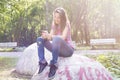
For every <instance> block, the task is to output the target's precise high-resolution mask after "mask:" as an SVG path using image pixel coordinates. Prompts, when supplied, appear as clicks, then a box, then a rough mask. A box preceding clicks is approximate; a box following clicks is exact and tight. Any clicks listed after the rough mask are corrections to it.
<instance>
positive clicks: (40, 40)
mask: <svg viewBox="0 0 120 80" xmlns="http://www.w3.org/2000/svg"><path fill="white" fill-rule="evenodd" d="M36 41H37V45H40V44H41V43H43V41H44V39H43V38H42V37H38V38H37V40H36Z"/></svg>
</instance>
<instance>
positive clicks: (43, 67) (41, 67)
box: [38, 62, 48, 74]
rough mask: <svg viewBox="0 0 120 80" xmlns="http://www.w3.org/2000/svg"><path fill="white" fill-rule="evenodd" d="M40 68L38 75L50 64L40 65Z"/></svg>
mask: <svg viewBox="0 0 120 80" xmlns="http://www.w3.org/2000/svg"><path fill="white" fill-rule="evenodd" d="M39 65H40V67H39V71H38V74H40V73H41V72H42V71H43V70H44V69H45V67H46V66H47V65H48V63H47V62H46V63H39Z"/></svg>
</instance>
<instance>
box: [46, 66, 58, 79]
mask: <svg viewBox="0 0 120 80" xmlns="http://www.w3.org/2000/svg"><path fill="white" fill-rule="evenodd" d="M57 68H58V67H57V66H55V65H53V64H52V65H50V72H49V74H48V77H49V80H51V79H53V78H54V77H55V73H56V71H57Z"/></svg>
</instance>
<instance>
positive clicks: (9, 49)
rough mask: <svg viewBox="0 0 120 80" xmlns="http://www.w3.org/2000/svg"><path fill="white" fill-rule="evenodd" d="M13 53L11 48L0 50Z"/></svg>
mask: <svg viewBox="0 0 120 80" xmlns="http://www.w3.org/2000/svg"><path fill="white" fill-rule="evenodd" d="M12 51H14V49H13V48H0V52H12Z"/></svg>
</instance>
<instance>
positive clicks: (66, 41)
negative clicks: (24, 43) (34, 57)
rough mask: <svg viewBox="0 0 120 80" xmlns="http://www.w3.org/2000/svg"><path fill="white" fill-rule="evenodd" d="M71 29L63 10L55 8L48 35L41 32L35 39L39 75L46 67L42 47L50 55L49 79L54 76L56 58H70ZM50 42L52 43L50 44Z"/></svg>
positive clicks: (71, 51) (71, 45) (45, 32)
mask: <svg viewBox="0 0 120 80" xmlns="http://www.w3.org/2000/svg"><path fill="white" fill-rule="evenodd" d="M70 31H71V27H70V23H69V20H68V17H67V14H66V12H65V10H64V9H63V8H56V9H55V10H54V12H53V22H52V27H51V31H50V33H48V32H47V31H43V32H42V35H41V37H38V38H37V46H38V56H39V66H40V67H39V71H38V74H40V73H41V72H42V71H43V70H44V69H45V67H46V66H47V65H48V63H47V61H46V59H45V57H44V47H46V48H47V49H48V50H49V51H50V52H51V53H52V60H51V61H50V72H49V74H48V77H49V78H50V79H51V78H53V77H54V76H55V73H56V70H57V68H58V65H57V63H58V62H57V60H58V57H59V56H61V57H70V56H72V54H73V52H74V48H73V44H72V40H71V33H70ZM50 41H52V43H50Z"/></svg>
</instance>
